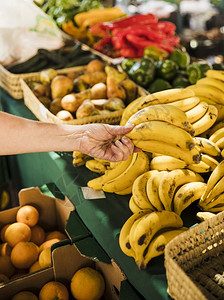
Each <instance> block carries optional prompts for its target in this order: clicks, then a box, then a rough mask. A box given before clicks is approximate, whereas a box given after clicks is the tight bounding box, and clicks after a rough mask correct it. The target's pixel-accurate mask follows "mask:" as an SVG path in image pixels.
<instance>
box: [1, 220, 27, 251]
mask: <svg viewBox="0 0 224 300" xmlns="http://www.w3.org/2000/svg"><path fill="white" fill-rule="evenodd" d="M30 238H31V229H30V227H29V226H28V225H26V224H24V223H18V222H15V223H13V224H11V225H9V227H8V228H6V230H5V240H6V242H7V243H8V244H9V246H11V247H14V246H15V245H16V244H17V243H19V242H21V241H24V242H29V241H30Z"/></svg>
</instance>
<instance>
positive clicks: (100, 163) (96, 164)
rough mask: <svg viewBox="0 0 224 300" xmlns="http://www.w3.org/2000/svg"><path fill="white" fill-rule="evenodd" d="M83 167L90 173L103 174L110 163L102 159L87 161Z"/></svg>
mask: <svg viewBox="0 0 224 300" xmlns="http://www.w3.org/2000/svg"><path fill="white" fill-rule="evenodd" d="M85 166H86V168H87V169H89V170H90V171H92V172H95V173H99V174H104V173H105V172H106V170H107V169H108V167H110V162H109V161H107V160H103V159H98V158H94V159H89V160H87V161H86V163H85Z"/></svg>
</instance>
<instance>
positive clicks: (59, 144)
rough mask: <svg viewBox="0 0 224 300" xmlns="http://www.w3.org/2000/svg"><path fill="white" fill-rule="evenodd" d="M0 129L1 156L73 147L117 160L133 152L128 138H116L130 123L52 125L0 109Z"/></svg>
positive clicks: (91, 154) (124, 158) (70, 148)
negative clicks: (116, 124)
mask: <svg viewBox="0 0 224 300" xmlns="http://www.w3.org/2000/svg"><path fill="white" fill-rule="evenodd" d="M0 128H1V130H0V155H12V154H21V153H30V152H49V151H74V150H76V151H80V152H82V153H86V154H89V155H90V156H93V157H98V158H102V159H106V160H111V161H119V160H126V159H127V158H128V156H129V155H130V154H131V153H132V152H133V151H134V146H133V144H132V142H131V141H130V140H129V139H128V138H126V137H122V138H121V139H120V140H117V141H115V140H116V138H117V136H118V135H122V136H123V135H124V134H126V133H127V132H129V131H130V130H131V129H132V126H128V127H126V126H112V125H108V124H86V125H62V124H52V123H44V122H39V121H33V120H29V119H25V118H21V117H17V116H14V115H11V114H8V113H5V112H0ZM137 151H138V150H137Z"/></svg>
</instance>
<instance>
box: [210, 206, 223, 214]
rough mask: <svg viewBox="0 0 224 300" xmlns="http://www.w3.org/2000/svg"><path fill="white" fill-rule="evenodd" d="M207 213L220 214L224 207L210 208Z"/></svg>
mask: <svg viewBox="0 0 224 300" xmlns="http://www.w3.org/2000/svg"><path fill="white" fill-rule="evenodd" d="M208 211H210V212H213V213H219V212H222V211H224V205H222V206H214V207H211V208H209V209H208Z"/></svg>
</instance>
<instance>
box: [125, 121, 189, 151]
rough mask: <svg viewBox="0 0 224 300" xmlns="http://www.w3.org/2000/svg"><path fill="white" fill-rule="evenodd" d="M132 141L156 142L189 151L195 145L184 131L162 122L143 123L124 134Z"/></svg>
mask: <svg viewBox="0 0 224 300" xmlns="http://www.w3.org/2000/svg"><path fill="white" fill-rule="evenodd" d="M126 136H127V137H129V138H130V139H132V140H141V141H147V140H156V141H160V142H165V143H168V144H172V145H176V146H177V147H179V148H181V149H184V150H191V149H193V148H194V146H195V143H194V140H193V137H192V136H191V135H190V134H189V133H188V132H187V131H186V130H184V129H182V128H180V127H177V126H175V125H172V124H169V123H167V122H163V121H149V122H143V123H141V124H138V125H137V126H135V127H134V128H133V129H132V130H131V131H130V132H129V133H127V134H126Z"/></svg>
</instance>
